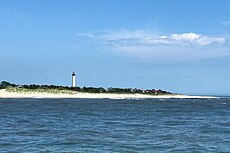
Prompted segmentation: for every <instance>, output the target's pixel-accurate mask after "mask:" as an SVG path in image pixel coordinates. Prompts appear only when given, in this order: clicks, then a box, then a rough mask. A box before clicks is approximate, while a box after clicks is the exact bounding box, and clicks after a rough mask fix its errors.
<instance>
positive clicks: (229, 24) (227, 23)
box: [220, 20, 230, 27]
mask: <svg viewBox="0 0 230 153" xmlns="http://www.w3.org/2000/svg"><path fill="white" fill-rule="evenodd" d="M220 24H221V25H223V26H226V27H227V26H230V20H226V21H223V22H221V23H220Z"/></svg>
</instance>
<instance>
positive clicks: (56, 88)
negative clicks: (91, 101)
mask: <svg viewBox="0 0 230 153" xmlns="http://www.w3.org/2000/svg"><path fill="white" fill-rule="evenodd" d="M5 88H8V89H9V88H16V89H20V90H22V89H23V90H25V91H28V90H29V89H31V90H33V89H36V90H38V91H46V90H50V91H55V92H57V91H60V93H66V92H68V91H69V92H71V91H78V92H88V93H126V94H127V93H141V94H154V95H162V94H171V93H170V92H167V91H163V90H161V89H158V90H156V89H151V90H148V89H147V90H143V89H136V88H134V89H133V88H108V89H105V88H102V87H99V88H95V87H83V88H80V87H68V86H56V85H35V84H31V85H16V84H12V83H9V82H7V81H2V82H1V83H0V89H5ZM12 91H13V90H12Z"/></svg>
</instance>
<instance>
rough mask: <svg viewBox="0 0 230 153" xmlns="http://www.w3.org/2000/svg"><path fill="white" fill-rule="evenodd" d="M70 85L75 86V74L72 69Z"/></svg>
mask: <svg viewBox="0 0 230 153" xmlns="http://www.w3.org/2000/svg"><path fill="white" fill-rule="evenodd" d="M72 87H76V76H75V72H74V71H73V73H72Z"/></svg>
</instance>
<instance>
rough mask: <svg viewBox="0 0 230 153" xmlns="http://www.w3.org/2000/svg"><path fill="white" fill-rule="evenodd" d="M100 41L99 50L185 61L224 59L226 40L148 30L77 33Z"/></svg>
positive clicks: (171, 60) (228, 49)
mask: <svg viewBox="0 0 230 153" xmlns="http://www.w3.org/2000/svg"><path fill="white" fill-rule="evenodd" d="M81 35H82V36H88V38H89V39H94V40H95V41H98V42H100V43H99V44H101V46H100V47H103V48H104V49H105V50H107V51H113V52H114V53H119V54H121V55H125V56H131V57H136V58H142V59H150V60H155V61H158V62H166V61H167V62H169V63H170V62H186V61H194V60H202V59H207V58H213V57H220V56H226V55H228V54H229V53H230V52H229V51H230V48H229V47H228V45H227V38H225V37H223V36H206V35H202V34H197V33H193V32H190V33H182V34H178V33H174V34H169V35H160V34H156V33H154V32H152V31H145V30H135V31H128V30H122V31H103V32H99V33H97V32H94V33H87V34H81Z"/></svg>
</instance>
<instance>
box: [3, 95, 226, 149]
mask: <svg viewBox="0 0 230 153" xmlns="http://www.w3.org/2000/svg"><path fill="white" fill-rule="evenodd" d="M0 152H14V153H17V152H18V153H21V152H24V153H26V152H28V153H31V152H44V153H49V152H230V99H227V98H223V99H168V100H160V99H151V100H150V99H148V100H110V99H0Z"/></svg>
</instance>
